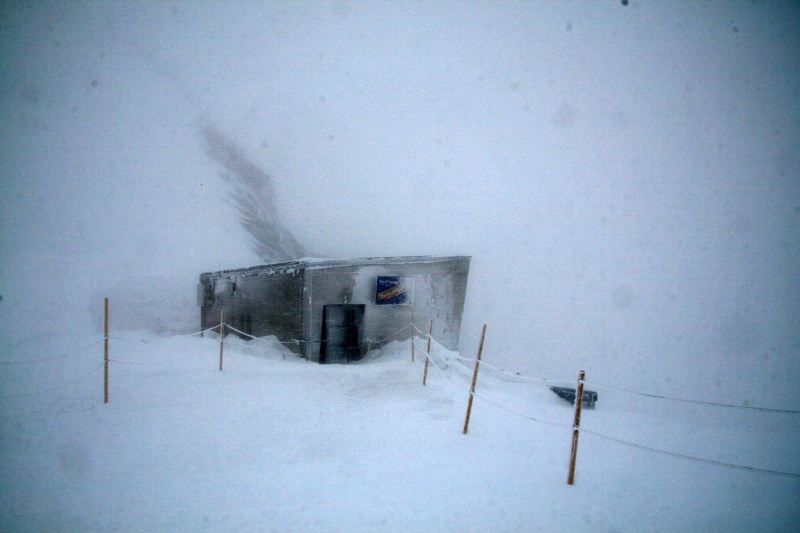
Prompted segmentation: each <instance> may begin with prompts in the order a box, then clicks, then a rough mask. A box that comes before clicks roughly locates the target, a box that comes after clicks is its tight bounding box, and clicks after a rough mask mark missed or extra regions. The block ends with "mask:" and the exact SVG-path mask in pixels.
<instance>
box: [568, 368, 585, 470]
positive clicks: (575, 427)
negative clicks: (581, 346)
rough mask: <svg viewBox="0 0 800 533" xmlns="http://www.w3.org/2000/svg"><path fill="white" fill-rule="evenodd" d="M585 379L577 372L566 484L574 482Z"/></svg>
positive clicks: (582, 372) (582, 373)
mask: <svg viewBox="0 0 800 533" xmlns="http://www.w3.org/2000/svg"><path fill="white" fill-rule="evenodd" d="M585 379H586V372H584V371H583V370H581V371H580V372H578V388H577V389H576V390H577V392H576V393H575V421H574V422H573V423H572V452H571V453H570V456H569V475H568V476H567V485H573V484H574V483H575V461H576V460H577V458H578V435H579V433H580V427H581V406H582V405H583V382H584V380H585Z"/></svg>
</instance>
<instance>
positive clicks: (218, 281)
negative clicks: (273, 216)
mask: <svg viewBox="0 0 800 533" xmlns="http://www.w3.org/2000/svg"><path fill="white" fill-rule="evenodd" d="M233 283H235V284H236V290H235V291H234V290H233V285H232V284H233ZM200 284H201V286H202V287H203V290H204V291H205V296H206V297H205V301H204V302H203V303H204V305H202V306H201V312H200V317H201V322H202V327H203V329H205V328H209V327H212V326H214V325H215V324H218V323H219V314H220V311H221V310H222V309H224V310H225V322H227V323H228V324H230V325H232V326H233V327H235V328H237V329H240V330H242V331H244V332H246V333H249V334H251V335H253V336H255V337H263V336H266V335H274V336H276V337H277V338H278V339H279V340H280V341H282V342H285V343H286V346H287V347H288V348H290V349H291V350H292V351H295V352H297V353H302V346H303V343H302V341H304V340H305V337H304V335H303V272H302V270H300V269H288V270H284V271H274V272H271V273H261V274H258V275H247V272H246V271H243V272H242V273H241V274H237V273H235V272H232V273H227V274H222V275H219V276H216V275H214V274H203V275H202V276H201V278H200ZM290 341H292V342H290ZM296 341H300V342H299V343H298V342H296Z"/></svg>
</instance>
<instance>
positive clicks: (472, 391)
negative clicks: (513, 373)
mask: <svg viewBox="0 0 800 533" xmlns="http://www.w3.org/2000/svg"><path fill="white" fill-rule="evenodd" d="M485 337H486V324H484V325H483V330H482V331H481V343H480V344H479V345H478V357H476V358H475V370H473V371H472V386H471V387H470V389H469V399H468V400H467V416H466V418H464V435H466V434H467V431H468V430H469V416H470V414H471V413H472V400H473V398H474V397H475V384H476V383H477V382H478V367H479V366H480V364H481V354H482V353H483V339H484V338H485Z"/></svg>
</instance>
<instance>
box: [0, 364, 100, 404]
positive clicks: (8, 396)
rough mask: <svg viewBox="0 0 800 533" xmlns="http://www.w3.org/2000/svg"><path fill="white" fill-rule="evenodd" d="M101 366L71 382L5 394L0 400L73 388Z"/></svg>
mask: <svg viewBox="0 0 800 533" xmlns="http://www.w3.org/2000/svg"><path fill="white" fill-rule="evenodd" d="M103 365H104V363H100V364H99V365H97V366H96V367H94V368H93V369H92V370H90V371H89V372H87V373H86V374H82V375H80V376H78V377H77V378H76V379H74V380H71V381H70V382H69V383H63V384H61V385H56V386H55V387H50V388H47V389H42V390H38V391H33V392H22V393H19V394H7V395H3V396H0V399H7V398H26V397H28V396H38V395H40V394H45V393H48V392H51V391H54V390H59V389H65V388H67V387H73V386H75V385H79V384H80V382H82V381H83V380H84V379H86V378H88V377H89V376H91V375H93V374H94V373H95V372H97V371H98V370H100V369H101V368H103Z"/></svg>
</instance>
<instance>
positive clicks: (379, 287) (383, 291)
mask: <svg viewBox="0 0 800 533" xmlns="http://www.w3.org/2000/svg"><path fill="white" fill-rule="evenodd" d="M407 301H408V291H406V287H405V286H404V285H403V284H402V283H401V280H400V276H378V280H377V283H376V284H375V304H376V305H399V304H404V303H406V302H407Z"/></svg>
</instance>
